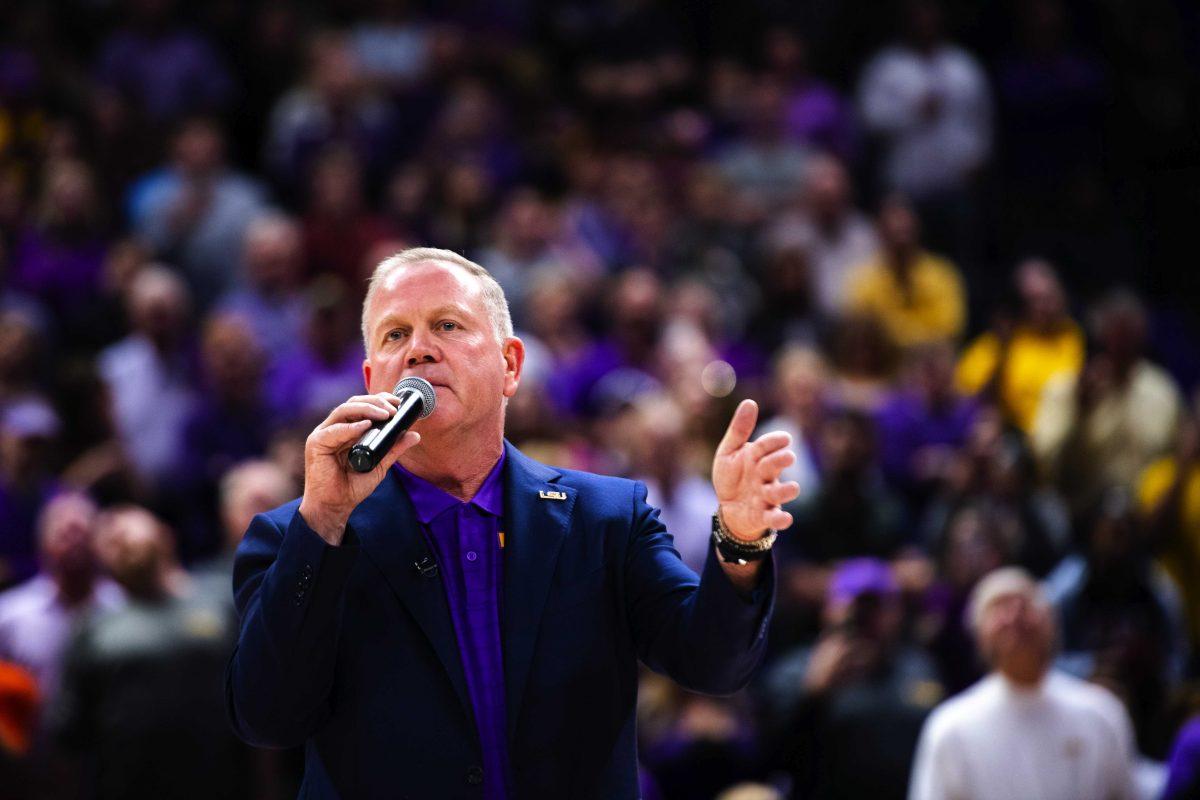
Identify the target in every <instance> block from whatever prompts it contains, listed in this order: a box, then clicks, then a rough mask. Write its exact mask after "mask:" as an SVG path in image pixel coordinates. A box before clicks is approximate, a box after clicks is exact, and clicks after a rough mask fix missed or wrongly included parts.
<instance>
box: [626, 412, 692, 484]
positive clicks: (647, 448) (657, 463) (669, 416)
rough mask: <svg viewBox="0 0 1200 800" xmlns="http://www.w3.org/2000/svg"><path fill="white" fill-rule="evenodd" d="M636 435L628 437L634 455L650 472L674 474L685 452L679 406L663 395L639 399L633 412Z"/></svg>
mask: <svg viewBox="0 0 1200 800" xmlns="http://www.w3.org/2000/svg"><path fill="white" fill-rule="evenodd" d="M632 421H633V427H634V430H635V435H634V436H633V437H632V438H631V440H630V441H631V444H632V445H633V449H634V452H633V458H632V459H631V463H633V464H637V465H638V466H639V468H640V469H644V470H646V471H647V472H649V473H650V474H651V475H655V476H658V477H660V478H671V477H675V476H676V475H677V474H678V472H679V471H680V468H681V462H682V460H683V458H684V456H685V452H684V445H685V440H684V419H683V414H682V412H681V411H680V409H679V407H678V406H677V405H676V404H675V403H674V402H672V401H671V400H670V399H668V398H666V397H656V398H648V399H646V400H643V401H641V402H639V404H638V406H637V408H636V413H635V414H634V415H633V420H632Z"/></svg>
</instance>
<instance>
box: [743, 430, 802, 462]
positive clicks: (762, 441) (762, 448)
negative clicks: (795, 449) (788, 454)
mask: <svg viewBox="0 0 1200 800" xmlns="http://www.w3.org/2000/svg"><path fill="white" fill-rule="evenodd" d="M791 443H792V435H791V434H790V433H788V432H787V431H771V432H770V433H764V434H763V435H762V436H760V437H758V438H757V439H755V440H754V444H753V445H751V447H752V448H753V450H752V455H753V456H754V457H755V458H762V457H763V456H766V455H769V454H771V453H774V452H775V451H776V450H782V449H783V448H785V447H787V446H788V445H790V444H791Z"/></svg>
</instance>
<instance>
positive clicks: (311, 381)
mask: <svg viewBox="0 0 1200 800" xmlns="http://www.w3.org/2000/svg"><path fill="white" fill-rule="evenodd" d="M307 297H308V320H307V323H306V325H305V329H304V336H303V338H302V339H301V340H300V341H299V342H297V343H296V346H295V347H294V348H293V349H292V350H291V351H290V352H288V353H287V354H286V355H284V356H283V357H282V358H281V359H280V360H279V362H278V364H277V365H276V366H275V368H274V369H273V370H271V371H270V372H269V373H268V381H267V383H268V385H267V391H268V394H269V396H270V398H271V407H272V409H273V413H275V414H276V415H277V417H278V419H279V421H280V422H281V423H284V424H287V423H291V422H296V421H299V422H300V423H302V424H304V425H306V426H307V425H309V424H310V423H311V424H312V425H315V424H316V423H317V422H318V421H319V420H320V418H321V417H323V416H325V414H327V413H328V412H329V409H330V408H332V407H333V406H336V405H337V404H338V403H339V402H341V401H342V400H343V399H345V398H347V397H349V396H351V395H353V394H354V393H356V392H358V391H361V390H362V385H363V376H362V356H363V353H362V343H361V342H359V341H358V340H357V339H356V338H355V337H354V336H353V331H354V321H353V314H352V312H351V310H350V306H349V303H350V302H351V298H350V297H349V293H348V291H347V289H346V285H345V284H344V283H342V282H341V281H340V280H339V279H337V278H335V277H334V276H332V275H326V276H323V277H320V278H317V279H316V280H315V281H313V283H312V285H311V286H310V287H309V289H308V295H307ZM348 333H349V334H350V335H349V336H348V335H347V334H348Z"/></svg>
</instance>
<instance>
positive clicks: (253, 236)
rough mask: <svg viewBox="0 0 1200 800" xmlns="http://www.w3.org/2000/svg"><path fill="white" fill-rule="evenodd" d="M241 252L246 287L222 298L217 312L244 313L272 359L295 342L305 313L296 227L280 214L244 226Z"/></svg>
mask: <svg viewBox="0 0 1200 800" xmlns="http://www.w3.org/2000/svg"><path fill="white" fill-rule="evenodd" d="M244 253H245V255H244V258H245V264H246V281H245V285H244V286H242V287H241V288H239V289H235V290H234V291H232V292H230V293H229V294H227V295H226V296H225V297H223V298H222V299H221V300H220V301H219V302H218V303H217V310H218V311H219V312H222V313H223V312H227V311H232V312H234V313H237V314H241V315H242V316H243V317H245V319H246V320H247V321H248V322H249V323H250V327H251V329H252V330H253V331H254V335H255V337H256V338H257V339H258V343H259V345H260V346H261V347H262V348H263V349H264V350H265V351H266V352H265V355H266V357H267V358H268V359H269V360H270V361H271V362H272V363H274V362H275V361H276V360H277V359H279V358H280V357H282V356H283V355H284V354H285V353H287V352H288V351H289V350H291V349H292V348H293V347H294V346H295V344H296V342H298V341H300V339H301V337H302V336H303V333H304V320H305V319H306V318H307V316H308V308H307V304H306V302H305V298H304V289H303V280H304V240H303V237H302V234H301V231H300V226H299V225H297V224H296V223H295V222H294V221H293V220H292V219H291V218H289V217H286V216H283V215H282V214H275V215H271V216H265V217H261V218H259V219H257V220H255V221H254V222H253V223H251V225H250V226H249V227H248V228H247V229H246V238H245V242H244Z"/></svg>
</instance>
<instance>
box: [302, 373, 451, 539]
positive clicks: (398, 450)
mask: <svg viewBox="0 0 1200 800" xmlns="http://www.w3.org/2000/svg"><path fill="white" fill-rule="evenodd" d="M436 405H437V395H436V394H435V393H434V390H433V386H431V385H430V384H429V382H428V381H426V380H424V379H422V378H415V377H409V378H404V379H403V380H401V381H400V382H399V383H397V384H396V388H395V389H394V390H393V392H392V393H391V394H389V393H387V392H381V393H379V394H373V395H357V396H355V397H351V398H350V399H349V400H347V401H346V402H345V403H342V404H341V405H340V406H338V407H337V408H335V409H334V410H333V411H332V412H330V414H329V416H328V417H326V418H325V419H324V420H323V421H322V422H321V424H320V425H318V426H317V427H316V429H314V430H313V432H312V433H311V434H309V437H308V440H307V441H306V442H305V444H304V498H303V499H302V500H301V501H300V516H301V517H303V518H304V521H305V522H306V523H308V526H309V527H310V528H312V529H313V530H314V531H315V532H316V533H317V534H318V535H319V536H320V537H321V538H322V539H324V540H325V541H326V542H328V543H329V544H331V545H334V546H337V545H339V544H341V541H342V537H343V536H344V535H345V532H346V522H347V520H349V518H350V513H351V512H352V511H353V510H354V509H355V507H356V506H358V504H359V503H361V502H362V501H363V500H364V499H366V497H367V496H368V495H369V494H371V492H373V491H375V487H376V486H378V485H379V483H380V481H382V480H383V477H384V475H386V474H387V470H388V469H389V468H390V467H391V466H392V464H394V463H396V460H397V459H398V458H400V456H401V455H403V454H404V452H405V451H406V450H408V449H409V448H410V447H413V446H414V445H416V444H417V443H418V442H419V441H420V440H421V436H420V434H418V433H417V432H416V431H410V430H408V429H409V427H411V426H412V424H413V423H414V422H416V421H417V420H418V419H421V418H423V417H427V416H429V415H430V414H431V413H433V409H434V407H435V406H436Z"/></svg>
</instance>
